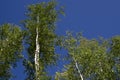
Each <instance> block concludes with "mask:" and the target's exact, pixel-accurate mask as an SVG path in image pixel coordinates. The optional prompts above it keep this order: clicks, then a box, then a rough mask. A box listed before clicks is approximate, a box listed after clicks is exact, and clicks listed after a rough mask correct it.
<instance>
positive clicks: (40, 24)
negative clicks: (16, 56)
mask: <svg viewBox="0 0 120 80" xmlns="http://www.w3.org/2000/svg"><path fill="white" fill-rule="evenodd" d="M55 7H56V2H54V1H50V2H42V3H37V4H33V5H30V6H29V7H28V12H27V17H28V18H27V19H26V20H25V22H24V26H25V28H26V31H27V35H26V43H27V45H28V46H27V55H28V58H27V59H25V60H24V63H23V64H24V66H25V68H26V73H27V78H26V79H27V80H43V78H45V77H46V78H47V76H46V71H45V68H46V67H47V65H51V64H54V63H55V59H56V56H55V38H56V35H55V27H56V25H55V22H56V21H57V16H58V11H57V10H56V9H55ZM47 80H48V79H47Z"/></svg>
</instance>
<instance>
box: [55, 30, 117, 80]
mask: <svg viewBox="0 0 120 80" xmlns="http://www.w3.org/2000/svg"><path fill="white" fill-rule="evenodd" d="M67 34H68V35H67V36H66V37H65V38H64V39H63V41H62V42H63V43H62V44H63V45H62V46H63V48H65V49H66V50H67V51H68V54H69V59H70V60H71V63H70V64H68V65H66V66H65V71H63V73H67V75H66V76H64V74H63V73H57V75H56V76H57V77H58V78H57V79H56V80H61V79H60V78H64V79H65V80H80V79H81V78H80V75H79V73H78V70H77V68H76V66H75V64H76V62H77V64H78V67H79V69H80V72H81V75H82V76H83V78H84V79H90V80H104V79H107V80H115V79H116V77H115V71H114V70H113V67H114V65H111V62H110V59H111V58H109V57H110V56H109V55H110V53H108V45H107V43H108V42H107V41H105V40H104V41H101V40H95V39H92V40H88V39H86V38H84V37H82V36H81V35H80V34H79V35H77V36H76V37H73V36H72V34H71V33H70V32H68V33H67ZM75 60H76V61H75ZM61 74H62V75H61Z"/></svg>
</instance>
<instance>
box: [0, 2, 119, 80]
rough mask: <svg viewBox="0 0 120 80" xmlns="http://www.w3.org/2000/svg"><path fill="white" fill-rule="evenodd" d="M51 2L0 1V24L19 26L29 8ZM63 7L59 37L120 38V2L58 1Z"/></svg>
mask: <svg viewBox="0 0 120 80" xmlns="http://www.w3.org/2000/svg"><path fill="white" fill-rule="evenodd" d="M41 1H49V0H0V24H3V23H14V24H17V25H20V21H21V20H23V19H25V15H24V14H25V11H26V7H27V5H29V4H33V3H36V2H41ZM58 2H59V3H60V4H59V5H64V7H65V14H66V16H65V17H64V16H62V17H61V18H60V19H61V21H59V22H58V23H57V26H58V27H57V30H56V32H57V34H59V35H64V34H65V32H66V30H70V31H71V30H72V31H73V32H81V31H82V32H83V35H84V36H85V37H88V38H97V37H98V36H103V37H105V38H110V37H112V36H114V35H120V0H58ZM22 69H23V67H22V64H19V66H18V68H17V69H16V70H14V73H15V74H16V75H17V78H16V80H23V79H24V77H25V76H24V74H23V73H22V72H23V71H22Z"/></svg>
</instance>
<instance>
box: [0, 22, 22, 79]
mask: <svg viewBox="0 0 120 80" xmlns="http://www.w3.org/2000/svg"><path fill="white" fill-rule="evenodd" d="M22 40H23V33H22V31H21V29H20V28H19V27H18V26H16V25H12V24H3V25H0V80H8V79H10V78H12V77H13V76H12V72H11V68H14V67H15V66H16V62H17V61H18V60H19V59H20V58H21V57H22V55H21V51H22Z"/></svg>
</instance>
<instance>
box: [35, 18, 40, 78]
mask: <svg viewBox="0 0 120 80" xmlns="http://www.w3.org/2000/svg"><path fill="white" fill-rule="evenodd" d="M37 23H39V16H38V17H37ZM38 39H39V33H38V26H37V27H36V50H35V75H36V80H40V79H39V76H40V75H39V69H40V64H39V57H40V56H39V51H40V45H39V40H38Z"/></svg>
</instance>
